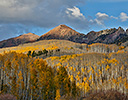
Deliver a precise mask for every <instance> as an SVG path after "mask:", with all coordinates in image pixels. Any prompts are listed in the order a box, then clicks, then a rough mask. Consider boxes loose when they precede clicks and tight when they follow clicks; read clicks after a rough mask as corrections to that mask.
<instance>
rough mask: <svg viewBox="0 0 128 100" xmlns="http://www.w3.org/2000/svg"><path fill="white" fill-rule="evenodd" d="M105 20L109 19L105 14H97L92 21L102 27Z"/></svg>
mask: <svg viewBox="0 0 128 100" xmlns="http://www.w3.org/2000/svg"><path fill="white" fill-rule="evenodd" d="M107 19H109V16H108V15H107V14H105V13H101V12H98V13H97V14H96V19H95V20H94V21H95V22H96V23H97V24H99V25H104V21H105V20H107Z"/></svg>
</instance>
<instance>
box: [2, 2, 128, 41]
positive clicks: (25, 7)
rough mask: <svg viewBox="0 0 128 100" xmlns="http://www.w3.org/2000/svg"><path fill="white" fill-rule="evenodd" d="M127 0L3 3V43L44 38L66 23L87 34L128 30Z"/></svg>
mask: <svg viewBox="0 0 128 100" xmlns="http://www.w3.org/2000/svg"><path fill="white" fill-rule="evenodd" d="M127 5H128V0H0V35H1V37H0V40H4V39H7V38H10V37H15V36H18V35H21V34H25V33H28V32H32V33H35V34H37V35H42V34H44V33H46V32H48V31H49V30H51V29H52V28H54V27H56V26H58V25H60V24H66V25H68V26H70V27H72V28H73V29H75V30H76V31H78V32H81V33H84V34H87V33H88V32H90V31H92V30H93V31H100V30H103V29H107V28H114V27H115V28H118V27H119V26H121V27H122V28H124V29H127V28H128V6H127Z"/></svg>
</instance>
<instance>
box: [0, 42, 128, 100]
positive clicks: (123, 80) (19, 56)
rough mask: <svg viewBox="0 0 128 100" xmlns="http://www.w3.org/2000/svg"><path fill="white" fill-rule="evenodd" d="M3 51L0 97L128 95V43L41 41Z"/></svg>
mask: <svg viewBox="0 0 128 100" xmlns="http://www.w3.org/2000/svg"><path fill="white" fill-rule="evenodd" d="M0 53H1V54H0V94H1V95H0V98H4V95H5V96H9V95H12V97H13V96H14V98H16V99H17V100H80V99H82V98H83V99H85V98H90V96H91V95H93V94H94V95H95V93H97V92H99V94H100V93H101V92H100V91H104V93H108V92H105V91H110V92H111V90H113V91H117V92H114V93H115V94H116V93H120V94H119V95H121V96H120V98H126V95H128V49H127V47H125V46H117V45H115V44H108V45H107V44H102V43H94V44H90V45H88V44H80V43H74V42H71V41H67V40H42V41H37V42H33V43H27V44H22V45H19V46H16V47H9V48H2V49H0ZM113 91H112V93H113ZM102 95H103V96H105V94H102ZM106 95H107V94H106ZM111 97H112V98H114V96H111ZM105 98H106V97H105ZM107 98H109V97H107ZM2 100H4V99H2ZM85 100H86V99H85ZM96 100H98V99H96ZM100 100H101V99H100ZM110 100H112V99H110ZM114 100H116V99H114ZM119 100H122V99H119ZM124 100H127V99H124Z"/></svg>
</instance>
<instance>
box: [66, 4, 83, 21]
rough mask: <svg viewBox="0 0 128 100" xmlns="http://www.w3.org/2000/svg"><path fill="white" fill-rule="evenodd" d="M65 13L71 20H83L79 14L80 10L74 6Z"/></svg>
mask: <svg viewBox="0 0 128 100" xmlns="http://www.w3.org/2000/svg"><path fill="white" fill-rule="evenodd" d="M66 13H67V14H68V16H69V17H72V18H79V19H85V16H84V15H83V14H82V13H81V12H80V9H79V8H77V7H75V6H74V7H73V8H67V10H66Z"/></svg>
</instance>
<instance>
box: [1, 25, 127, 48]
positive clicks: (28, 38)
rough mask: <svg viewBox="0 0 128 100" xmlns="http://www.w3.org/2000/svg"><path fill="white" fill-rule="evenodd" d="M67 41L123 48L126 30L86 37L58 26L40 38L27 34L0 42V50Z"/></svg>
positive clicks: (110, 30) (114, 30) (125, 40)
mask: <svg viewBox="0 0 128 100" xmlns="http://www.w3.org/2000/svg"><path fill="white" fill-rule="evenodd" d="M50 39H58V40H69V41H72V42H76V43H86V44H92V43H104V44H117V45H121V44H123V45H124V46H127V45H128V42H127V41H128V29H127V30H126V31H125V30H124V29H123V28H121V27H119V28H118V29H116V28H111V29H106V30H101V31H99V32H95V31H91V32H89V33H88V34H87V35H85V34H82V33H79V32H77V31H75V30H73V29H72V28H70V27H68V26H66V25H59V26H57V27H55V28H53V29H52V30H50V31H49V32H47V33H45V34H43V35H42V36H38V35H35V34H33V33H27V34H23V35H20V36H18V37H15V38H10V39H8V40H4V41H1V42H0V48H3V47H12V46H17V45H19V44H24V43H29V42H35V41H40V40H50Z"/></svg>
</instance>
